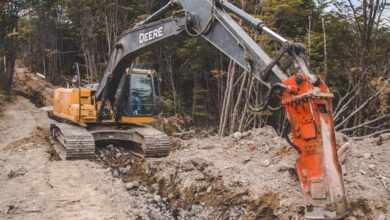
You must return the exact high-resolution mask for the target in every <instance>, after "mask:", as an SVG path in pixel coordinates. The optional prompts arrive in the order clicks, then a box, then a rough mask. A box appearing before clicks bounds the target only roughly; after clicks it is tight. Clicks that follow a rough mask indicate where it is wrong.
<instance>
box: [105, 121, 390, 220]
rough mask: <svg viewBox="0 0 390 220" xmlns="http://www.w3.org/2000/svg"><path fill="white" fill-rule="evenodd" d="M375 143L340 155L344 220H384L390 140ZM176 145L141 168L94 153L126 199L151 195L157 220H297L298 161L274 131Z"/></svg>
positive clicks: (112, 152)
mask: <svg viewBox="0 0 390 220" xmlns="http://www.w3.org/2000/svg"><path fill="white" fill-rule="evenodd" d="M378 140H379V139H369V140H364V141H361V142H350V143H348V144H347V145H345V148H344V149H345V150H342V151H343V155H342V160H343V171H344V178H345V183H346V190H347V194H348V197H349V201H350V206H351V210H352V213H351V216H350V217H349V219H383V218H385V217H387V218H389V217H390V216H389V210H390V202H389V201H390V193H389V192H390V191H389V187H390V179H389V177H390V172H389V169H388V168H389V165H390V164H389V162H388V158H389V156H390V155H389V151H390V136H386V135H384V136H383V138H382V139H381V140H382V141H381V142H379V143H378ZM174 142H175V146H176V149H175V151H174V152H173V153H172V154H171V155H170V156H169V157H168V158H166V159H161V160H139V159H136V158H133V157H131V155H130V154H129V153H128V151H127V150H126V148H124V147H123V146H117V147H114V146H113V145H109V146H108V147H103V148H99V150H98V156H99V160H101V161H103V162H104V164H105V165H106V166H110V167H112V171H111V172H112V174H113V175H114V176H116V177H120V178H122V179H123V181H124V182H128V189H130V192H132V193H133V194H134V195H139V194H141V195H144V194H142V191H144V189H145V188H144V187H145V186H146V187H147V188H148V189H149V190H150V191H151V192H154V193H155V194H149V195H148V196H149V197H150V199H149V200H150V201H149V200H147V202H148V201H149V202H152V204H153V203H155V202H156V200H153V198H156V197H157V198H158V199H157V201H161V202H160V203H157V204H163V205H162V206H157V209H159V208H160V209H159V210H160V211H161V212H160V213H163V214H164V213H172V214H173V217H175V218H177V219H303V206H304V204H303V200H302V197H301V191H300V186H299V182H298V179H297V176H296V173H295V169H294V163H295V162H294V161H295V160H296V157H297V154H296V152H295V151H294V150H293V149H292V148H291V147H289V145H288V144H287V143H286V141H285V140H283V139H281V138H280V137H278V136H277V135H276V133H275V132H274V131H273V129H272V128H269V127H266V128H261V129H256V130H253V131H250V132H247V133H244V134H240V135H238V134H237V135H236V136H232V137H226V138H223V139H220V138H218V137H208V138H203V139H191V140H186V141H185V140H179V139H176V140H174ZM140 185H142V186H141V188H140V187H136V186H140ZM139 189H141V191H139ZM161 198H162V199H161ZM167 209H168V210H170V212H168V211H166V210H167ZM155 212H157V213H159V212H158V210H157V211H156V210H155ZM162 216H163V215H162Z"/></svg>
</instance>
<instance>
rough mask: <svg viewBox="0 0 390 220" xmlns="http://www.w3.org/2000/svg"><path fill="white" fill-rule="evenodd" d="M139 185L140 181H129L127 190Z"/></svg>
mask: <svg viewBox="0 0 390 220" xmlns="http://www.w3.org/2000/svg"><path fill="white" fill-rule="evenodd" d="M138 186H139V183H138V181H133V182H129V183H127V184H126V189H127V190H132V189H136V188H138Z"/></svg>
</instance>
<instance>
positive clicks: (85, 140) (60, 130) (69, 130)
mask: <svg viewBox="0 0 390 220" xmlns="http://www.w3.org/2000/svg"><path fill="white" fill-rule="evenodd" d="M50 142H51V143H52V145H53V147H54V149H55V151H56V152H57V154H58V156H59V157H60V158H61V159H62V160H94V159H95V140H94V138H93V136H92V135H91V133H89V132H88V130H87V129H85V128H82V127H79V126H73V125H69V124H64V123H56V124H52V125H51V126H50Z"/></svg>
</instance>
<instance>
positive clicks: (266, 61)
mask: <svg viewBox="0 0 390 220" xmlns="http://www.w3.org/2000/svg"><path fill="white" fill-rule="evenodd" d="M179 6H181V8H182V9H181V10H177V11H175V13H173V16H172V17H168V18H165V16H164V14H165V13H166V12H168V11H170V10H174V9H176V8H178V7H179ZM232 16H233V17H235V18H233V17H232ZM161 18H162V19H161ZM235 19H236V20H237V19H240V20H241V21H242V22H243V23H246V24H247V25H249V26H250V27H251V28H253V29H254V30H257V31H259V32H262V33H264V34H267V35H268V36H269V37H270V38H271V39H273V40H274V41H275V42H278V43H280V45H281V47H280V51H278V52H277V53H276V55H275V56H274V57H273V58H271V57H270V56H269V55H268V54H267V53H266V52H265V51H264V50H263V49H262V48H261V47H260V46H259V45H258V43H256V42H255V41H254V40H253V39H252V38H251V37H250V36H249V35H248V33H246V32H245V31H244V30H243V28H242V27H241V26H240V25H239V24H238V23H237V22H236V20H235ZM179 36H180V37H185V36H191V37H201V38H203V39H204V40H206V41H207V42H209V43H210V44H211V45H213V46H214V47H215V48H217V49H218V50H220V51H221V52H222V53H224V54H225V55H226V56H227V57H229V58H230V59H231V60H233V61H234V62H235V63H236V64H237V65H239V66H240V67H241V68H242V69H244V70H245V71H246V72H247V73H249V74H251V76H252V77H253V78H254V79H255V80H258V81H259V82H260V83H262V84H263V85H264V86H265V87H268V88H269V90H268V93H267V94H265V95H264V97H265V99H264V100H260V101H259V103H261V105H259V106H252V105H251V104H250V103H249V99H248V98H247V106H248V107H249V108H250V109H251V110H252V111H255V112H260V111H264V110H270V111H277V110H279V109H282V108H284V109H285V110H286V116H287V118H288V121H289V123H288V126H285V128H286V129H285V131H284V132H283V133H284V135H283V136H284V137H286V139H287V141H288V142H289V143H290V145H291V146H293V147H294V148H295V149H296V150H297V151H298V152H299V154H300V156H299V158H298V159H297V163H296V169H297V174H298V176H299V180H300V183H301V188H302V193H303V196H304V198H305V200H306V204H307V205H306V210H305V211H306V215H305V217H306V218H308V219H341V218H343V217H345V216H346V215H347V214H348V205H347V199H346V195H345V188H344V182H343V177H342V174H341V167H340V164H339V162H338V160H337V150H336V141H335V129H334V124H333V116H332V111H333V108H332V98H333V95H332V94H331V93H330V91H329V89H328V87H327V86H326V85H325V83H324V81H323V80H321V78H320V77H319V76H318V75H316V74H315V73H313V72H312V71H310V69H309V67H308V65H307V62H306V58H305V49H304V47H303V46H302V45H301V44H298V43H294V42H290V41H288V40H287V39H285V38H283V37H282V36H280V35H278V34H277V33H275V32H274V31H272V30H271V29H270V28H268V27H267V26H266V25H265V23H264V22H263V21H261V20H259V19H257V18H254V17H253V16H251V15H249V14H247V13H246V12H244V11H243V10H241V9H239V8H238V7H236V6H234V5H233V4H231V3H230V2H229V1H228V0H171V1H170V2H169V3H168V4H167V5H165V6H164V7H162V8H161V9H160V10H158V11H157V12H155V13H154V14H152V15H151V16H150V17H148V18H147V19H146V20H144V21H142V22H140V23H138V24H136V25H135V26H134V27H133V28H131V29H129V30H127V31H125V32H124V33H123V34H122V35H120V36H119V38H118V41H117V42H116V44H115V45H114V46H113V47H112V48H113V51H112V53H111V56H110V59H109V62H108V64H107V67H106V70H105V72H104V76H103V78H102V80H101V82H100V83H99V84H98V85H96V86H94V85H86V86H84V87H81V85H80V84H81V83H80V82H79V83H78V86H76V87H75V88H68V89H57V90H55V92H54V99H53V105H54V108H53V111H52V112H51V113H50V115H51V117H53V118H54V119H56V120H57V122H56V123H54V124H52V125H51V128H50V137H51V141H52V143H53V145H54V148H55V149H56V151H57V153H58V154H59V155H60V157H61V158H62V159H64V160H66V159H94V158H95V143H96V142H99V141H121V142H125V143H128V145H129V147H131V149H132V150H133V152H134V153H135V154H137V155H139V156H142V157H164V156H167V155H168V154H169V153H170V151H171V147H170V144H169V139H168V137H167V135H166V134H164V133H163V132H161V131H158V130H156V129H155V128H153V127H151V126H150V125H149V124H150V123H152V122H153V121H154V119H153V114H154V111H155V90H154V76H155V72H154V71H150V70H142V69H135V68H129V67H130V66H131V65H132V62H133V61H134V59H135V58H137V57H138V56H139V55H142V54H143V53H144V52H145V51H148V50H152V49H155V48H157V47H159V46H161V45H165V44H167V43H170V42H174V41H177V39H178V37H179ZM282 58H283V59H282ZM78 78H79V81H80V77H78ZM273 97H278V98H277V99H275V100H272V101H271V98H273ZM278 103H279V105H277V106H275V104H278ZM289 133H290V134H291V136H290V135H289Z"/></svg>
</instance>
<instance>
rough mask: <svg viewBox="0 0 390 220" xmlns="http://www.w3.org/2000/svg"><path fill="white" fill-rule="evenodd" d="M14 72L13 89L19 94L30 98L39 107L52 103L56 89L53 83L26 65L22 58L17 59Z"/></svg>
mask: <svg viewBox="0 0 390 220" xmlns="http://www.w3.org/2000/svg"><path fill="white" fill-rule="evenodd" d="M14 74H15V75H14V81H13V91H14V92H15V93H16V94H17V95H20V96H23V97H25V98H27V99H29V100H30V101H31V102H32V103H34V104H35V105H36V106H37V107H43V106H50V105H52V95H53V91H54V89H55V87H54V86H53V85H52V84H50V83H48V82H46V81H45V80H44V79H42V78H40V77H39V76H38V75H37V74H35V73H34V72H32V71H31V70H30V69H29V68H27V67H25V66H24V65H23V63H22V61H20V60H16V64H15V73H14Z"/></svg>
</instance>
